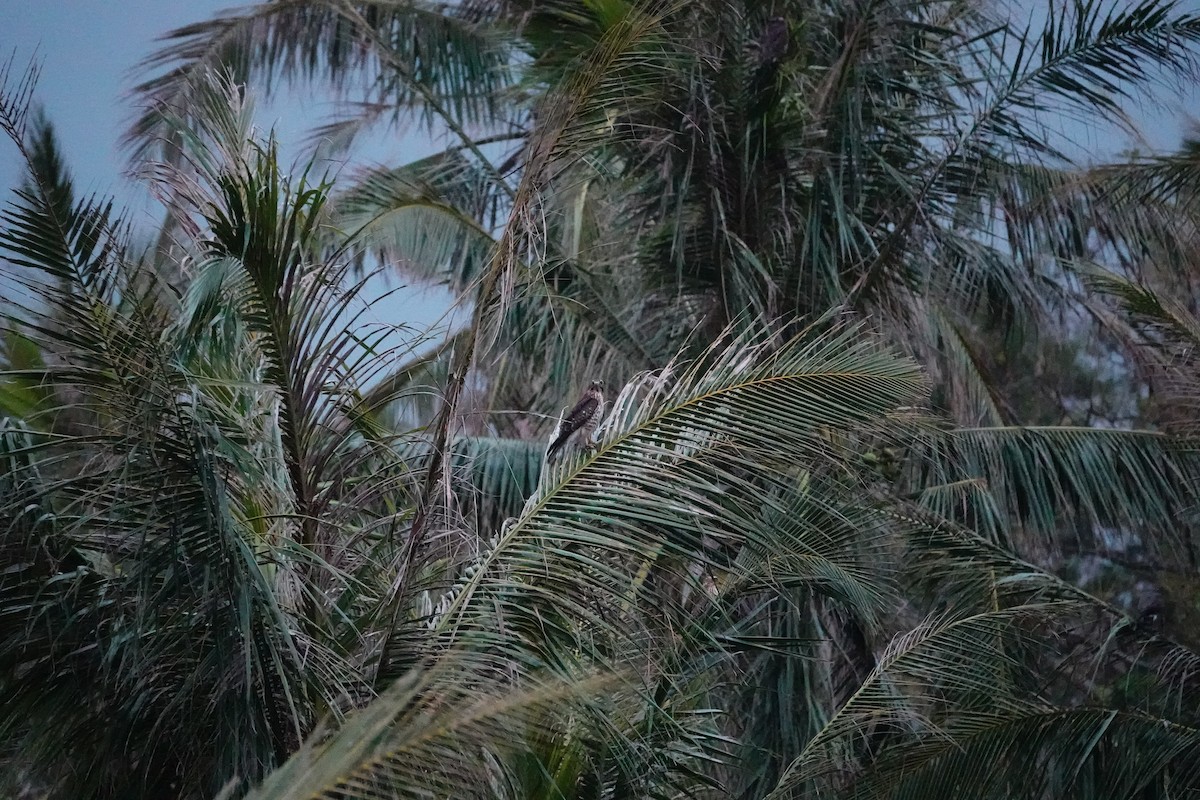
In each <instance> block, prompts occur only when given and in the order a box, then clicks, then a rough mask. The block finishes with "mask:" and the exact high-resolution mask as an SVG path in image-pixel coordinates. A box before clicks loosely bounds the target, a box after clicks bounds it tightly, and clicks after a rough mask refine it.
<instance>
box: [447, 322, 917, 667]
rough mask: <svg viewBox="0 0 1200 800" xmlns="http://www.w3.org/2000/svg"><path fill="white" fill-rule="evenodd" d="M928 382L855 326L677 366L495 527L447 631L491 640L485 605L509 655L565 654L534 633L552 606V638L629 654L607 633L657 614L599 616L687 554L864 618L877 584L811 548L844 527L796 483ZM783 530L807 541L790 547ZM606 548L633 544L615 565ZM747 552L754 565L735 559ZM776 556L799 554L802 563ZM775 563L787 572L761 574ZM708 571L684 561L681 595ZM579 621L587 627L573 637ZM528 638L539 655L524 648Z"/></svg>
mask: <svg viewBox="0 0 1200 800" xmlns="http://www.w3.org/2000/svg"><path fill="white" fill-rule="evenodd" d="M920 386H921V379H920V375H919V372H918V371H917V370H915V369H914V367H913V366H912V365H911V364H909V363H907V362H905V361H903V360H900V359H897V358H895V357H894V356H892V355H890V354H887V353H886V352H884V351H881V350H880V349H879V348H878V347H877V346H876V345H875V344H874V343H873V342H871V341H870V340H869V339H868V338H865V337H864V336H863V334H862V333H861V332H860V331H858V330H856V329H853V328H852V329H850V330H848V331H842V332H838V333H836V334H832V335H828V336H819V335H810V336H806V337H800V338H799V339H797V340H795V341H793V342H791V343H789V344H788V345H786V346H783V347H781V348H778V349H776V348H774V347H772V346H771V345H770V344H767V343H756V342H754V341H753V340H751V339H748V338H744V337H740V338H736V339H734V340H733V341H731V342H730V343H729V344H728V345H727V346H726V347H724V348H721V349H720V350H716V351H713V352H712V353H711V354H710V358H709V359H707V360H705V361H702V362H701V363H700V364H698V365H697V366H695V367H692V368H690V369H688V370H686V371H684V372H683V373H682V374H681V375H680V376H679V377H677V378H676V377H675V376H674V375H671V374H670V373H668V374H666V375H662V376H658V377H654V376H650V377H647V378H644V379H642V380H639V381H637V382H635V383H634V384H631V385H630V386H628V387H626V389H625V390H624V391H623V392H622V394H621V396H620V397H619V398H618V399H617V401H616V403H615V406H614V408H613V411H612V412H611V414H610V416H609V418H608V421H607V422H606V424H605V428H604V434H603V436H602V439H601V444H600V446H599V449H598V450H597V452H596V453H595V455H589V456H585V457H584V458H583V459H582V460H579V459H575V460H568V461H566V462H565V463H563V464H560V465H557V466H556V467H554V468H552V469H550V470H548V471H546V472H544V473H543V477H542V484H541V486H540V487H539V488H538V490H537V492H536V493H535V494H534V495H533V496H532V497H531V498H530V499H529V501H528V503H527V505H526V510H525V511H524V513H523V514H521V515H520V516H519V517H517V518H516V519H515V520H513V521H511V522H510V523H509V524H506V525H505V526H504V527H503V528H502V529H501V530H500V531H498V532H497V535H498V536H499V539H498V543H497V545H496V546H495V547H494V548H493V549H492V550H491V551H490V552H489V553H488V554H487V555H486V557H485V558H484V560H483V561H482V563H481V565H480V567H479V568H478V570H477V571H476V572H475V573H474V576H473V577H471V578H470V579H469V580H468V581H467V582H466V583H465V584H464V586H463V588H462V589H461V590H460V591H458V592H457V594H456V595H455V597H454V598H453V601H452V602H451V604H450V607H449V608H448V609H447V611H446V613H444V614H443V615H442V618H443V620H444V623H443V626H444V627H445V629H446V632H447V634H448V635H449V636H451V638H453V639H458V638H461V637H466V639H465V640H466V641H467V642H470V641H472V631H474V630H475V629H476V628H477V626H483V627H482V629H481V630H480V631H479V633H480V634H481V635H484V636H485V637H486V638H487V639H490V638H491V637H493V636H495V635H496V632H495V631H492V632H491V633H484V632H485V631H489V630H491V627H492V623H491V622H489V621H488V620H489V619H491V618H492V615H493V613H494V612H493V611H491V610H488V611H486V612H485V609H494V608H495V604H497V603H500V604H502V608H503V611H502V613H501V616H502V617H503V618H504V620H505V622H504V626H503V630H511V631H513V632H514V633H513V634H511V635H516V636H517V637H519V638H518V641H516V642H514V643H513V646H514V647H516V648H517V651H516V653H514V654H513V656H510V657H517V658H519V659H524V658H529V657H531V656H534V653H536V652H539V651H541V652H542V655H541V656H540V657H541V658H546V657H551V656H549V654H548V652H546V651H543V650H542V648H543V647H545V646H547V645H549V646H551V647H552V649H557V647H556V646H555V645H554V643H553V641H550V642H545V643H544V644H543V643H539V641H540V638H541V636H543V635H545V634H538V635H537V636H534V632H536V631H539V630H545V628H544V626H545V624H546V623H545V620H544V619H543V621H542V622H541V623H539V622H537V620H538V619H539V618H541V617H542V615H547V614H549V615H552V617H553V618H554V619H557V620H559V622H558V623H556V625H560V626H566V627H562V628H558V629H557V630H556V631H555V632H554V634H553V636H552V639H556V638H558V636H561V635H565V636H566V637H567V640H566V643H565V646H566V647H567V648H568V649H573V648H575V647H579V646H581V644H580V643H579V641H578V640H577V639H575V637H576V636H580V635H583V631H584V630H590V631H591V633H589V634H587V635H588V637H589V639H590V640H591V642H590V644H588V645H587V648H588V649H591V648H596V647H601V648H602V650H601V651H600V652H597V653H596V656H595V657H599V658H602V659H605V658H613V657H619V658H624V657H627V656H618V654H619V653H621V652H622V649H621V647H620V646H617V647H616V648H615V649H614V650H611V651H610V650H609V649H608V648H609V646H610V645H602V644H601V641H602V640H603V639H607V638H608V637H610V636H616V639H617V641H628V640H629V639H630V637H631V636H633V635H634V631H636V630H637V629H639V628H640V626H642V625H644V624H647V623H648V622H649V620H639V621H637V622H634V621H633V620H632V619H630V620H629V622H627V623H625V624H627V625H632V626H636V627H633V628H630V629H627V630H620V629H618V630H611V626H612V622H611V621H607V622H601V620H602V619H604V615H605V614H606V613H614V614H618V615H619V616H620V617H621V618H624V616H625V614H626V613H630V612H631V608H632V607H631V606H630V604H631V603H632V604H636V606H639V607H640V606H642V605H643V603H647V602H649V601H648V600H647V599H643V598H642V593H643V592H648V591H653V589H652V586H653V582H650V581H647V580H646V579H645V578H644V577H639V575H640V574H641V571H643V570H645V569H652V570H658V569H667V570H679V569H680V565H685V564H687V563H689V562H692V561H695V562H697V563H699V564H701V565H705V569H706V570H707V569H715V570H717V572H718V574H722V573H729V574H730V575H731V577H730V578H729V580H730V581H731V585H742V583H741V581H743V580H748V579H749V578H747V576H758V577H756V578H754V580H767V581H768V582H773V581H781V580H783V578H782V577H780V576H782V575H785V574H791V575H797V576H803V577H799V578H798V579H799V580H800V581H801V582H806V581H807V582H808V583H809V584H811V585H814V586H825V587H826V589H825V590H826V591H834V592H835V593H840V596H841V597H842V598H843V599H844V600H847V601H848V602H851V603H852V604H853V605H854V606H855V611H856V613H861V614H863V615H864V616H865V617H867V618H869V617H870V616H871V614H872V612H871V610H870V608H871V606H872V604H873V599H872V597H871V590H869V589H868V590H867V593H866V594H865V595H864V594H862V590H861V589H856V588H853V587H854V584H855V581H856V580H857V579H856V578H853V577H851V576H852V573H853V568H852V567H851V568H850V570H851V571H850V572H849V573H847V572H846V571H845V570H846V567H845V566H838V565H837V563H836V559H834V561H830V557H829V556H828V555H822V552H821V548H820V545H818V544H816V543H808V544H803V545H802V544H801V542H803V541H804V540H805V537H808V536H814V535H818V534H817V532H818V531H824V533H821V534H820V535H821V536H824V537H830V536H833V535H834V531H835V530H836V528H830V527H828V524H825V525H821V524H814V525H813V526H812V527H811V528H810V527H809V523H806V522H805V514H802V513H801V512H800V509H801V508H802V506H799V505H795V504H796V503H798V502H800V501H801V499H803V501H804V502H807V503H814V504H815V505H814V506H813V509H814V511H815V510H818V509H821V508H822V505H821V501H820V500H819V499H818V498H817V497H816V496H815V494H810V493H806V492H802V491H800V490H798V489H797V488H796V487H797V482H801V483H803V481H804V478H803V477H802V476H803V474H804V471H805V470H818V471H823V470H825V469H829V468H830V467H831V466H832V465H834V464H836V463H838V461H839V460H840V459H841V458H843V457H844V453H842V451H841V450H840V446H839V444H838V443H839V442H840V441H841V440H842V437H849V436H853V433H854V432H855V431H860V430H861V429H863V428H864V426H866V427H869V426H872V425H875V424H877V423H879V422H881V421H882V419H883V418H884V417H885V416H886V415H887V414H888V413H889V412H890V411H891V410H893V409H894V408H895V407H896V406H898V405H901V404H905V403H907V402H909V401H911V400H912V398H913V397H914V396H915V394H916V393H917V392H918V391H919V390H920ZM835 474H836V473H835ZM830 479H831V480H837V481H840V480H847V479H846V478H844V477H839V478H835V477H834V476H833V475H831V477H830ZM718 491H719V492H720V493H719V494H717V493H716V492H718ZM798 491H800V493H799V494H798ZM789 498H790V499H789ZM828 513H833V514H834V516H833V518H834V519H836V518H837V517H838V515H837V514H836V513H835V512H834V511H833V510H830V512H828ZM782 520H790V522H789V523H788V524H781V521H782ZM793 525H795V526H797V527H794V528H793V527H792V526H793ZM850 527H853V526H850ZM781 536H794V537H797V538H796V539H794V540H791V541H790V542H789V543H788V544H781V543H780V540H779V537H781ZM757 537H763V538H762V539H761V540H759V539H758V538H757ZM826 541H829V542H836V541H838V540H837V539H836V538H834V539H826ZM843 544H844V543H843ZM840 547H841V545H834V551H835V552H836V553H838V554H839V556H838V557H841V556H843V555H845V556H846V557H849V558H851V559H852V560H853V559H854V558H855V557H856V556H854V555H849V554H847V553H845V551H843V550H842V549H840ZM798 548H799V549H798ZM805 548H815V549H805ZM603 553H612V554H614V555H618V554H625V555H622V556H621V557H620V558H618V559H617V563H610V562H609V559H608V558H606V557H604V556H603V555H602V554H603ZM737 553H741V555H740V556H739V559H746V561H745V562H744V565H743V562H742V561H740V560H734V561H731V560H730V559H731V557H732V556H733V555H734V554H737ZM771 553H784V554H786V553H796V560H794V561H792V560H790V559H789V558H788V557H787V556H778V557H775V556H771V555H769V554H771ZM805 553H809V555H805ZM810 557H811V558H812V561H811V562H809V561H808V559H809V558H810ZM629 558H632V559H633V560H632V561H629ZM671 564H675V565H676V566H674V567H672V566H670V565H671ZM775 569H778V570H779V571H780V573H779V576H775V577H765V576H763V574H762V571H763V570H766V571H767V573H768V575H771V572H772V570H775ZM702 572H703V571H702ZM568 575H569V576H570V577H569V578H568V577H567V576H568ZM698 577H700V576H697V575H691V576H689V575H688V574H687V573H686V570H684V574H683V575H682V576H679V579H680V580H682V581H683V582H684V583H685V584H689V585H691V588H690V589H687V590H685V592H684V595H687V594H694V593H696V592H702V593H707V592H709V591H710V589H705V588H703V587H702V586H701V583H702V581H701V582H700V583H697V580H698ZM662 580H666V579H665V578H663V579H662ZM543 584H545V586H546V588H545V589H543V588H539V587H541V586H542V585H543ZM567 586H576V587H578V588H577V589H576V590H574V591H573V592H572V596H571V598H570V599H569V600H568V599H567V598H565V597H563V598H560V599H558V600H556V602H555V603H554V605H553V608H552V609H551V608H546V607H544V606H543V598H544V597H547V596H555V597H558V596H559V595H558V589H554V590H552V587H562V588H565V587H567ZM835 586H836V587H837V588H836V590H834V589H833V588H832V587H835ZM743 588H744V587H743ZM547 591H551V594H550V595H547V594H546V592H547ZM659 591H662V590H661V589H660V590H659ZM656 596H657V595H656ZM589 597H592V598H593V599H591V600H589V599H588V598H589ZM682 597H683V595H678V596H676V598H675V599H674V600H671V599H669V598H667V597H659V598H658V600H659V602H649V607H658V608H661V609H662V610H661V612H660V613H663V614H668V615H670V616H674V613H673V612H671V610H670V609H671V608H672V607H673V606H677V605H679V603H681V602H683V600H682ZM593 603H599V604H600V606H599V608H609V609H610V611H609V612H602V611H600V610H599V608H598V607H596V606H593V605H592V604H593ZM620 609H625V611H620ZM597 614H600V615H601V616H599V617H598V616H597ZM685 616H686V614H685ZM573 618H575V619H578V620H580V621H586V622H577V623H575V622H570V621H569V620H571V619H573ZM576 624H582V625H583V626H584V627H583V629H581V630H579V631H578V632H576V633H574V634H573V633H571V629H572V627H573V626H574V625H576ZM447 626H448V627H447ZM593 626H600V627H599V628H595V627H593ZM602 631H603V634H604V635H603V637H601V632H602ZM546 633H550V631H546ZM531 636H534V638H533V639H532V640H531V639H530V638H529V637H531ZM592 637H595V639H592ZM635 641H644V640H641V639H640V635H639V636H638V637H636V638H635V639H634V640H633V641H629V645H631V646H633V647H634V649H633V650H631V651H629V654H632V653H634V652H636V647H637V646H639V645H635V644H634V642H635ZM526 647H532V648H533V651H534V652H533V653H529V654H527V655H524V656H518V655H517V654H519V653H521V652H522V651H523V650H524V648H526ZM605 652H607V653H608V655H607V656H606V655H604V653H605ZM534 657H535V658H537V657H536V656H534Z"/></svg>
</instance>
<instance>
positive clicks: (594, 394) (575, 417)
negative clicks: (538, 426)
mask: <svg viewBox="0 0 1200 800" xmlns="http://www.w3.org/2000/svg"><path fill="white" fill-rule="evenodd" d="M603 418H604V381H592V382H591V383H590V384H588V388H587V389H586V390H584V393H583V397H580V398H579V402H578V403H576V404H575V407H574V408H572V409H571V410H570V411H569V412H567V415H566V416H565V417H563V418H562V419H560V420H559V422H558V427H557V428H555V430H554V433H553V434H552V435H551V437H550V439H551V441H550V447H548V448H547V449H546V459H547V460H549V459H550V458H551V457H552V456H553V455H554V454H555V453H557V452H558V451H559V450H560V449H562V447H563V446H564V445H566V444H567V442H568V441H570V440H571V438H572V437H574V438H575V442H576V444H578V445H579V446H581V447H584V448H587V449H591V447H592V434H594V433H595V432H596V426H597V425H599V424H600V420H601V419H603Z"/></svg>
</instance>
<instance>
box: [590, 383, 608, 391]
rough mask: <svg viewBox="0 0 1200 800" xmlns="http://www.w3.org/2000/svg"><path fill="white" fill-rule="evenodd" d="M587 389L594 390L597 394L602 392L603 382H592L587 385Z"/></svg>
mask: <svg viewBox="0 0 1200 800" xmlns="http://www.w3.org/2000/svg"><path fill="white" fill-rule="evenodd" d="M588 388H589V389H595V390H596V391H597V392H603V391H604V381H592V382H591V383H590V384H589V385H588Z"/></svg>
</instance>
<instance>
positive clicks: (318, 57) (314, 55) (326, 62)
mask: <svg viewBox="0 0 1200 800" xmlns="http://www.w3.org/2000/svg"><path fill="white" fill-rule="evenodd" d="M489 23H490V21H488V20H478V21H476V20H472V19H470V18H469V16H468V15H466V14H464V13H463V11H462V10H458V9H452V8H444V7H441V6H436V5H434V4H429V3H424V2H404V3H392V2H371V1H368V2H355V3H338V2H331V1H330V0H285V1H284V2H267V3H261V4H259V5H257V6H252V7H250V8H248V9H246V10H244V11H240V12H235V13H232V14H228V15H225V16H219V17H217V18H215V19H213V20H209V21H207V22H201V23H196V24H193V25H189V26H186V27H183V28H180V29H177V30H175V31H172V32H170V33H169V34H167V35H166V37H164V38H165V39H166V41H168V42H169V44H168V45H167V46H165V47H164V48H163V49H162V50H161V51H159V52H158V53H156V54H154V55H153V56H152V57H151V58H150V59H148V60H147V61H146V62H145V64H144V65H143V69H144V70H147V71H161V74H160V75H158V76H156V77H154V78H151V79H150V80H147V81H145V82H143V83H142V84H140V85H139V86H138V87H136V88H135V89H134V96H135V97H138V98H139V99H140V100H141V102H142V105H143V106H146V107H147V108H146V111H145V113H144V114H143V115H142V116H141V117H140V118H139V119H138V120H137V121H135V122H134V124H133V125H132V126H131V128H130V130H129V132H128V134H127V140H128V143H129V144H130V145H131V146H133V148H134V152H135V156H137V157H141V156H144V155H147V154H148V153H149V152H150V148H152V147H154V146H156V144H157V142H158V141H159V140H160V139H163V138H167V139H169V138H170V137H172V136H174V135H175V134H176V133H177V130H176V129H175V127H174V126H173V125H167V126H164V120H163V118H162V117H161V115H160V112H161V110H162V109H163V108H170V109H183V108H186V107H187V106H188V105H189V103H190V102H191V101H192V99H193V96H194V95H195V94H196V93H197V92H200V93H202V92H203V91H204V85H205V84H206V82H207V81H208V80H209V79H208V75H209V73H213V72H217V73H219V72H224V71H226V70H229V71H231V72H232V74H233V75H234V77H235V79H236V80H237V81H238V82H244V81H247V80H251V79H257V80H256V83H258V84H261V85H263V86H264V87H265V88H267V89H268V90H269V89H270V88H271V87H272V85H273V84H274V83H275V81H276V79H277V78H279V77H283V78H285V79H288V80H299V79H306V80H313V79H321V80H324V81H325V82H326V83H327V84H328V85H329V86H330V87H332V88H333V89H334V90H335V91H338V92H339V93H345V94H347V95H350V94H351V93H352V92H353V91H354V90H355V89H356V88H358V87H362V91H363V99H369V100H371V101H373V102H384V103H387V104H389V106H391V107H392V108H394V109H396V112H397V113H398V112H399V111H400V110H401V109H419V110H421V112H422V113H423V114H424V115H425V121H426V122H427V123H428V124H429V125H434V124H435V121H436V120H438V119H439V118H440V119H441V121H443V122H449V123H451V124H453V125H455V126H457V125H467V124H476V123H487V122H489V121H492V120H493V119H494V118H495V117H497V116H503V112H504V111H505V109H503V108H500V107H499V106H498V105H497V98H498V96H499V94H500V93H501V92H502V91H503V90H504V89H505V88H506V87H508V86H510V85H511V82H512V79H511V77H510V76H509V70H510V60H511V57H512V54H513V51H512V46H511V43H509V42H508V41H506V36H505V34H504V31H503V30H502V29H501V28H500V27H498V26H496V25H494V24H489ZM351 96H353V95H351Z"/></svg>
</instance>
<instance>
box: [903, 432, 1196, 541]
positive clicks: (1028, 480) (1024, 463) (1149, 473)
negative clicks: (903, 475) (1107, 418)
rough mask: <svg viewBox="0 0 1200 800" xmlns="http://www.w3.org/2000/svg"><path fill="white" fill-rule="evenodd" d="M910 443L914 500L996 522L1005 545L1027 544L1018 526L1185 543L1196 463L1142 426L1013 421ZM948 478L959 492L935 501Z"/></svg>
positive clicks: (1183, 447)
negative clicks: (1021, 424) (1114, 427)
mask: <svg viewBox="0 0 1200 800" xmlns="http://www.w3.org/2000/svg"><path fill="white" fill-rule="evenodd" d="M913 444H914V450H913V452H911V453H910V456H911V458H912V462H911V463H912V464H913V465H914V467H915V469H916V470H917V475H914V476H912V480H913V481H914V483H913V484H912V485H914V486H920V487H921V488H920V489H919V490H918V494H919V496H920V497H921V498H922V502H924V503H928V504H932V505H931V506H930V507H931V508H938V509H940V510H941V511H951V510H952V509H953V511H952V513H951V514H950V515H949V516H951V517H954V518H959V519H962V520H963V521H965V522H967V523H968V524H977V525H982V526H983V527H985V528H987V527H991V528H994V529H996V528H998V529H999V530H998V532H1000V536H1001V539H999V541H1001V542H1003V543H1005V544H1006V545H1007V546H1013V547H1018V548H1020V547H1023V546H1027V545H1022V544H1021V536H1023V535H1026V534H1035V535H1037V536H1038V537H1053V536H1056V535H1060V534H1065V535H1066V536H1067V537H1068V538H1071V539H1076V541H1079V539H1080V538H1082V539H1083V540H1084V541H1088V542H1091V543H1092V546H1095V544H1096V542H1095V541H1094V540H1095V539H1103V538H1104V537H1106V536H1107V537H1109V538H1112V539H1114V542H1113V544H1112V545H1111V547H1113V548H1120V547H1128V546H1135V547H1142V548H1147V549H1149V550H1150V551H1154V552H1157V551H1159V550H1160V549H1161V550H1162V551H1167V552H1182V551H1186V549H1187V548H1188V547H1189V546H1190V545H1189V543H1190V542H1191V541H1192V537H1193V534H1192V532H1191V525H1190V524H1189V520H1191V519H1192V517H1193V515H1194V513H1195V509H1196V507H1197V506H1196V487H1197V486H1198V485H1200V484H1197V477H1198V476H1197V473H1196V470H1197V467H1198V466H1200V463H1198V462H1197V452H1196V450H1195V447H1194V446H1193V445H1191V444H1189V443H1188V442H1186V441H1181V440H1178V439H1175V438H1173V437H1170V436H1168V435H1165V434H1161V433H1156V432H1151V431H1122V430H1105V429H1097V428H1081V427H1029V428H1019V427H1013V428H974V429H960V430H952V431H948V432H945V433H943V434H935V435H931V436H930V437H929V438H928V439H924V440H922V439H918V440H916V441H914V442H913ZM918 476H919V477H918ZM955 485H959V486H963V487H964V488H965V489H969V491H965V492H964V493H961V494H959V495H958V497H957V499H956V500H955V501H954V502H952V503H947V500H948V498H946V497H942V498H940V499H939V497H938V495H939V494H942V493H944V492H945V491H946V490H947V489H949V488H950V487H953V486H955ZM960 515H962V516H960ZM987 520H991V521H990V522H987ZM1130 537H1133V539H1132V540H1131V539H1130ZM1047 540H1048V539H1043V542H1044V541H1047ZM1101 547H1102V549H1103V547H1104V545H1103V544H1101ZM1180 548H1182V550H1180Z"/></svg>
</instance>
